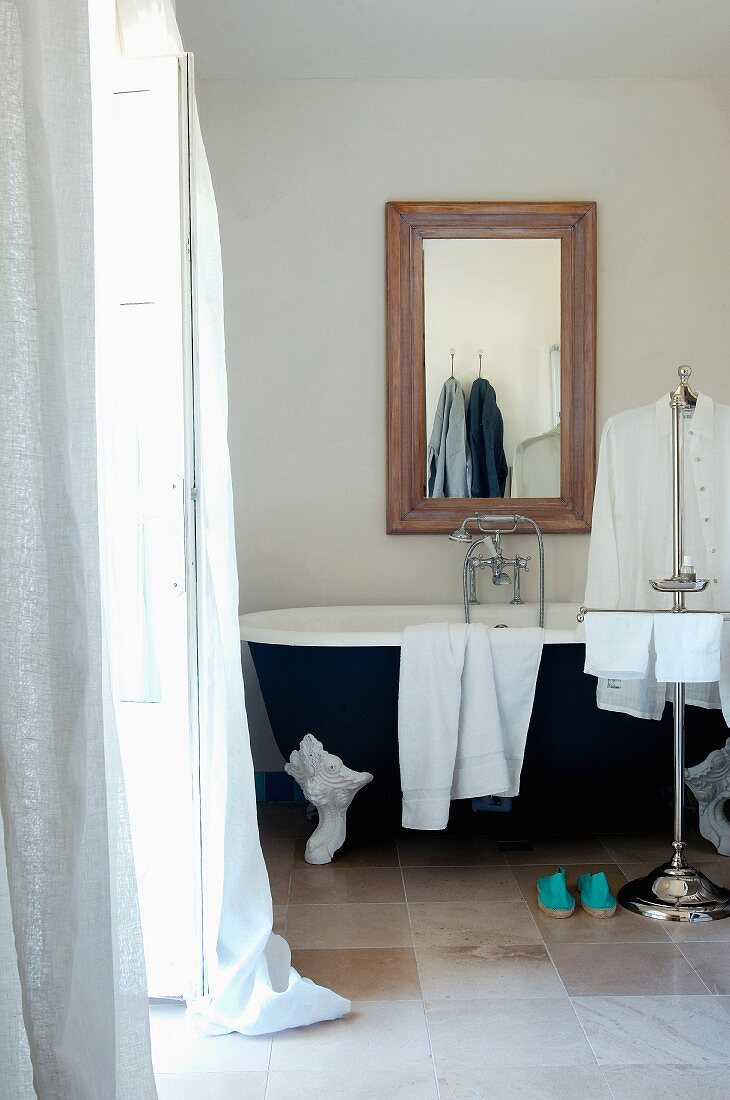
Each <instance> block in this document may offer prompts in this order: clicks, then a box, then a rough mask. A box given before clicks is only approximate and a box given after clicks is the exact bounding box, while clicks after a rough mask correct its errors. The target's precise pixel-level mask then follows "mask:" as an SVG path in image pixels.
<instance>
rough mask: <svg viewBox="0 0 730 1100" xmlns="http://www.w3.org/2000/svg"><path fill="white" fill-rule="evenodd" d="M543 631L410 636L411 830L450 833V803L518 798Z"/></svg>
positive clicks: (401, 715)
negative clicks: (486, 796)
mask: <svg viewBox="0 0 730 1100" xmlns="http://www.w3.org/2000/svg"><path fill="white" fill-rule="evenodd" d="M543 633H544V632H543V630H542V629H539V628H534V629H532V628H518V629H498V628H488V627H486V626H484V625H483V624H481V623H473V624H470V625H467V624H465V623H458V624H449V623H430V624H427V625H424V626H411V627H406V629H405V630H404V631H403V640H402V642H401V663H400V686H399V694H398V750H399V755H400V772H401V788H402V791H403V826H404V828H406V829H431V830H436V829H444V828H446V825H447V823H448V820H449V806H450V803H451V799H452V798H479V797H481V796H483V795H504V796H511V795H516V794H518V792H519V784H520V772H521V770H522V759H523V756H524V751H525V742H526V740H527V730H528V727H529V724H530V717H531V714H532V705H533V701H534V697H535V685H536V683H537V673H538V669H539V666H540V656H541V654H542V643H543Z"/></svg>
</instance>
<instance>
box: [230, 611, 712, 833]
mask: <svg viewBox="0 0 730 1100" xmlns="http://www.w3.org/2000/svg"><path fill="white" fill-rule="evenodd" d="M460 611H461V609H460V608H457V607H448V608H444V607H432V608H422V607H418V608H413V607H401V608H395V607H393V608H371V607H365V608H297V609H292V610H286V611H274V612H259V613H254V614H249V615H243V616H241V637H242V640H243V641H244V642H248V644H249V645H250V649H251V654H252V658H253V663H254V666H255V669H256V673H257V675H258V679H259V683H260V686H261V691H262V694H263V698H264V702H265V705H266V709H267V712H268V716H269V719H270V722H271V727H272V730H273V733H274V737H275V738H276V742H277V744H278V746H279V749H280V750H281V752H282V754H283V755H284V756H285V757H286V758H288V757H289V754H290V753H291V752H292V751H293V750H294V749H295V748H297V747H298V745H299V742H300V741H301V739H302V737H303V736H304V734H305V733H313V734H314V735H315V736H316V737H318V738H319V740H320V741H322V742H323V744H324V745H325V747H326V748H327V749H328V750H329V751H330V752H333V753H336V754H337V755H338V756H341V757H342V759H343V760H344V762H345V763H346V764H347V765H348V766H349V767H351V768H356V769H358V770H364V771H370V772H372V773H373V776H374V780H373V782H372V784H370V785H369V786H367V787H366V788H364V790H363V791H362V792H361V793H360V794H359V795H358V800H363V801H364V800H367V799H384V798H385V799H395V798H398V796H399V794H400V786H399V777H398V741H397V700H398V670H399V662H400V649H399V644H398V643H399V637H400V631H401V630H402V628H403V626H404V625H407V623H409V622H425V621H444V620H447V619H450V620H451V621H460ZM576 611H577V609H576V608H575V607H573V606H572V605H552V606H548V608H547V609H546V632H545V642H546V644H545V647H544V649H543V654H542V660H541V664H540V672H539V676H538V682H537V691H536V695H535V705H534V709H533V714H532V720H531V723H530V728H529V733H528V737H527V747H526V752H525V761H524V767H523V772H522V782H521V789H520V796H519V799H517V800H515V804H516V805H517V804H519V807H520V809H521V811H522V812H526V811H528V812H529V814H530V816H533V817H534V816H539V817H541V818H543V819H544V818H546V817H547V818H549V820H550V823H551V824H553V825H554V826H555V827H556V828H557V827H559V826H560V825H561V824H565V825H568V824H570V826H571V828H573V827H575V824H576V820H578V819H579V820H580V822H581V823H583V824H585V825H586V826H588V825H590V826H591V827H600V828H605V829H619V830H620V829H622V828H626V827H628V826H629V825H630V824H634V823H636V822H638V821H643V820H645V819H647V818H648V819H651V818H652V817H653V816H655V815H656V813H657V808H658V807H660V806H664V805H668V802H669V792H670V790H671V784H672V719H671V707H669V706H667V708H666V710H665V713H664V716H663V718H662V720H661V721H660V722H651V721H642V720H640V719H636V718H631V717H628V716H624V715H620V714H613V713H611V712H608V711H601V710H599V709H598V708H597V707H596V702H595V685H596V681H595V680H594V679H593V677H590V676H586V675H585V674H584V673H583V663H584V656H585V651H584V647H583V644H582V641H581V635H580V632H579V629H578V627H577V623H576V618H575V615H576ZM477 616H478V617H479V618H481V619H483V620H484V621H489V622H492V623H496V622H506V623H507V624H508V625H509V626H510V627H512V628H513V629H519V626H520V625H527V624H531V623H533V622H535V621H536V612H535V609H534V607H531V606H530V605H527V604H526V605H523V606H522V607H517V608H513V607H506V608H503V609H500V610H499V611H497V610H496V609H495V608H488V609H485V608H478V609H477ZM726 737H727V729H726V727H725V724H724V722H723V719H722V715H721V714H720V713H719V712H715V711H704V710H699V709H697V708H694V707H689V708H688V712H687V764H688V766H691V765H692V764H695V763H699V762H700V761H702V760H704V759H705V757H706V756H707V754H708V753H709V752H710V751H711V750H712V749H713V748H718V747H720V746H721V745H723V744H724V743H725V739H726Z"/></svg>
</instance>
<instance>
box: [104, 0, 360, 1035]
mask: <svg viewBox="0 0 730 1100" xmlns="http://www.w3.org/2000/svg"><path fill="white" fill-rule="evenodd" d="M117 11H118V15H119V25H120V39H121V42H122V48H123V52H124V54H125V56H128V57H134V56H136V57H139V56H147V57H149V56H159V55H162V54H166V53H171V52H182V44H181V42H180V38H179V36H178V35H177V31H176V24H175V21H174V14H173V12H172V9H171V6H170V4H169V0H117ZM194 122H195V125H194V132H193V138H192V140H193V149H192V153H193V163H194V182H195V191H194V204H193V206H194V209H193V218H194V223H195V242H194V254H193V255H194V277H195V280H196V291H197V302H198V316H197V318H196V321H197V331H198V369H199V387H198V389H199V408H198V414H197V429H198V435H197V456H198V473H197V485H198V490H199V499H200V508H201V523H200V532H199V536H200V538H199V544H198V577H199V579H198V601H199V610H198V614H199V618H198V643H199V658H200V662H199V664H200V684H199V693H200V721H201V745H202V799H201V801H202V810H203V840H204V868H205V870H204V917H205V920H204V927H205V929H206V942H205V944H204V952H205V962H206V970H207V976H208V982H209V988H210V992H209V994H208V995H207V996H206V997H204V998H202V999H201V1000H200V1001H198V1002H197V1003H195V1004H193V1005H191V1006H190V1011H191V1014H192V1016H193V1018H194V1019H195V1020H196V1022H197V1023H198V1025H199V1026H200V1027H201V1028H202V1029H203V1030H205V1031H207V1032H209V1033H210V1034H225V1033H226V1032H230V1031H239V1032H242V1033H243V1034H245V1035H258V1034H262V1033H266V1032H271V1031H280V1030H283V1029H284V1028H289V1027H299V1026H301V1025H304V1024H310V1023H315V1022H317V1021H320V1020H331V1019H337V1018H339V1017H340V1016H343V1015H345V1014H346V1013H347V1012H349V1010H350V1002H349V1001H347V1000H345V999H344V998H343V997H339V996H338V995H337V994H336V993H333V992H332V991H331V990H329V989H324V988H323V987H321V986H317V985H315V984H314V983H313V982H311V981H309V980H308V979H306V978H302V977H301V976H300V975H299V974H298V973H297V972H296V970H294V969H293V968H292V966H291V953H290V951H289V947H288V945H287V943H286V941H285V940H283V939H282V938H281V937H280V936H277V935H275V934H273V933H272V906H271V891H270V888H269V881H268V876H267V873H266V867H265V865H264V860H263V856H262V854H261V847H260V844H259V839H258V822H257V817H256V795H255V789H254V776H253V764H252V761H251V747H250V741H249V734H248V723H247V719H246V708H245V702H244V694H243V677H242V672H241V643H240V636H239V630H238V573H237V567H236V552H235V538H234V524H233V494H232V489H231V471H230V459H229V455H228V445H227V441H226V437H227V419H228V399H227V383H226V364H225V345H224V336H223V274H222V265H221V252H220V238H219V232H218V215H217V211H216V205H215V197H214V194H213V186H212V182H211V177H210V171H209V168H208V161H207V158H206V155H205V149H204V146H203V141H202V137H201V134H200V126H199V124H198V119H197V114H196V117H195V120H194Z"/></svg>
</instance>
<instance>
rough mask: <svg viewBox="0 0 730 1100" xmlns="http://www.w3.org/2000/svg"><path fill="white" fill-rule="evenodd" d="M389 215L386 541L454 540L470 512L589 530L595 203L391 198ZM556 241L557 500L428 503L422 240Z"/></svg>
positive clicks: (546, 528)
mask: <svg viewBox="0 0 730 1100" xmlns="http://www.w3.org/2000/svg"><path fill="white" fill-rule="evenodd" d="M385 216H386V299H387V316H386V325H387V477H388V484H387V522H386V530H387V532H388V534H389V535H399V534H418V533H423V534H450V533H451V532H452V531H453V530H454V529H455V528H456V527H458V526H459V524H460V523H461V521H462V520H463V519H464V517H465V516H466V515H468V514H469V513H471V512H476V511H481V512H489V513H491V514H493V515H501V514H505V515H512V514H514V513H515V512H520V513H524V514H527V515H529V516H530V517H531V518H532V519H534V520H535V521H536V523H538V524H539V526H540V528H541V530H542V531H543V532H544V533H546V534H561V533H564V532H585V531H589V530H590V527H591V510H592V507H593V488H594V481H595V461H596V458H595V452H596V408H595V385H596V204H595V202H389V203H386V207H385ZM455 237H458V238H475V237H476V238H480V237H483V238H499V239H509V238H516V239H519V238H525V237H550V238H557V239H558V240H560V258H561V264H560V270H561V275H560V279H561V288H560V313H561V316H560V376H561V377H560V422H561V444H562V446H561V459H560V489H561V496H560V497H559V498H549V497H529V498H526V497H522V498H520V497H506V498H486V497H472V498H467V499H465V498H448V497H438V498H429V497H426V496H425V495H424V479H425V470H426V423H425V421H426V396H425V390H426V386H425V370H424V350H425V339H424V304H423V241H424V239H425V238H455Z"/></svg>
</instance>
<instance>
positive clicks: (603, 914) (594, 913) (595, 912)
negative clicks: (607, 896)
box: [581, 901, 616, 920]
mask: <svg viewBox="0 0 730 1100" xmlns="http://www.w3.org/2000/svg"><path fill="white" fill-rule="evenodd" d="M581 905H582V906H583V908H584V909H585V911H586V913H588V915H589V916H590V917H596V918H597V919H598V920H606V918H607V917H612V916H613V914H614V913H615V912H616V906H615V905H614V906H613V907H612V908H611V909H593V908H592V907H591V906H590V905H586V903H585V902H584V901H582V902H581Z"/></svg>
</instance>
